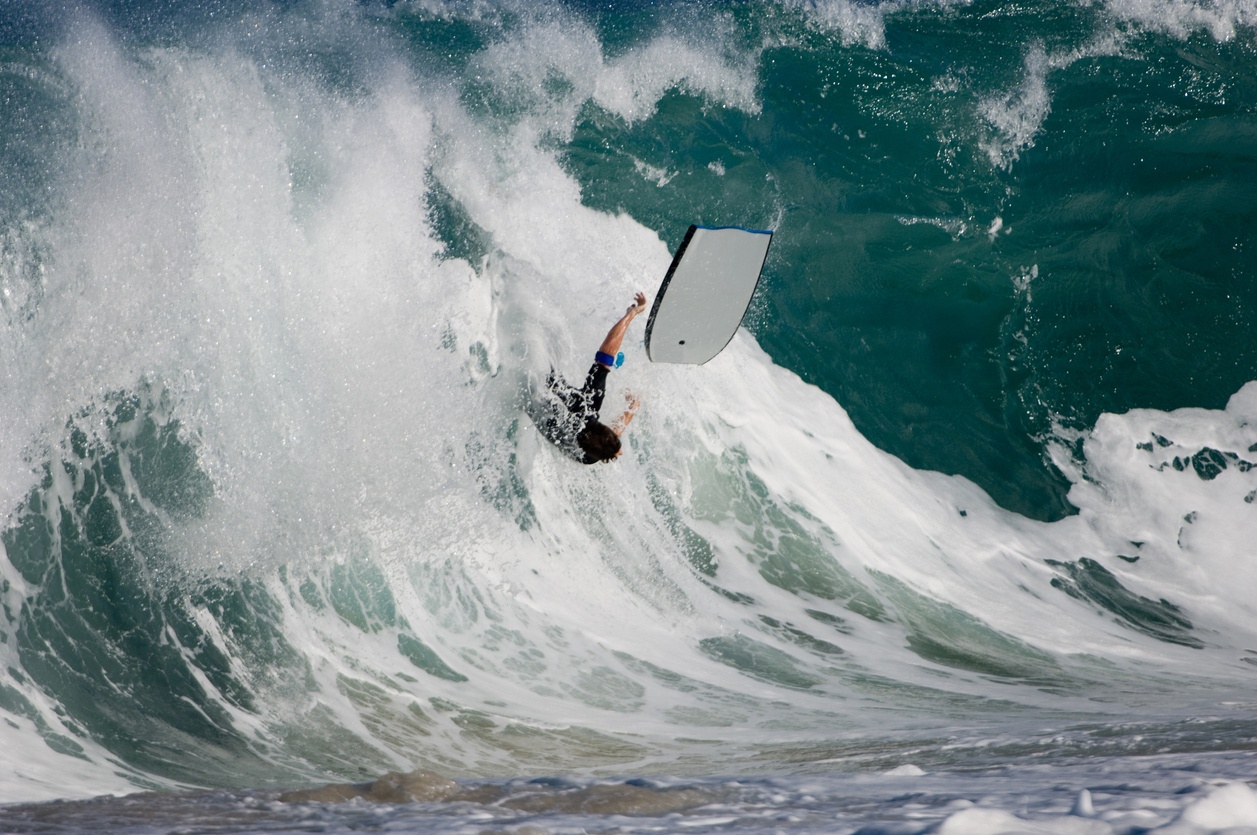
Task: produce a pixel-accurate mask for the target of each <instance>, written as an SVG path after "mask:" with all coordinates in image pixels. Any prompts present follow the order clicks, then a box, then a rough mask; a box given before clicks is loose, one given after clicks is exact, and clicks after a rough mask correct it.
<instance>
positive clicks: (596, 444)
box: [576, 420, 620, 464]
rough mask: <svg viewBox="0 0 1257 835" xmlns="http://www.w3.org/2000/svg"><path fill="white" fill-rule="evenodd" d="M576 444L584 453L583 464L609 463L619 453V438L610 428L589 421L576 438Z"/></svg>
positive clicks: (603, 424)
mask: <svg viewBox="0 0 1257 835" xmlns="http://www.w3.org/2000/svg"><path fill="white" fill-rule="evenodd" d="M576 444H577V446H579V447H580V448H581V449H582V450H584V452H585V463H586V464H596V463H598V462H599V461H610V460H611V459H612V458H615V456H616V453H618V452H619V451H620V436H619V435H617V434H615V432H614V431H612V429H611V427H610V426H607V425H606V424H605V423H599V422H598V421H596V420H591V421H590V422H589V423H587V424H585V428H584V429H582V430H581V431H580V433H579V434H578V435H577V436H576Z"/></svg>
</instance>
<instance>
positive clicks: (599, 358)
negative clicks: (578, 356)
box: [594, 351, 624, 368]
mask: <svg viewBox="0 0 1257 835" xmlns="http://www.w3.org/2000/svg"><path fill="white" fill-rule="evenodd" d="M594 361H595V362H597V363H599V364H601V365H605V366H607V367H608V368H619V367H620V366H621V365H624V352H623V351H620V352H619V353H618V354H616V355H615V356H614V357H613V356H611V355H610V354H604V353H603V352H602V351H598V352H597V353H596V354H594Z"/></svg>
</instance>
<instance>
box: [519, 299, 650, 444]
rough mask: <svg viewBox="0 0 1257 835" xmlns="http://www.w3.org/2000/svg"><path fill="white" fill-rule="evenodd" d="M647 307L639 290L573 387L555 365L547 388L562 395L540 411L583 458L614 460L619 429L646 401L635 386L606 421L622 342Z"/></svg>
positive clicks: (558, 439) (553, 434)
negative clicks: (610, 379) (624, 405)
mask: <svg viewBox="0 0 1257 835" xmlns="http://www.w3.org/2000/svg"><path fill="white" fill-rule="evenodd" d="M645 310H646V296H645V294H643V293H637V294H636V295H635V296H634V298H633V304H631V305H629V307H628V309H627V310H626V311H624V315H623V316H621V317H620V319H619V321H617V322H616V323H615V324H614V325H612V326H611V330H609V331H607V335H606V337H604V338H603V340H602V344H601V345H599V346H598V351H597V353H595V354H594V363H593V365H591V366H590V367H589V373H588V374H587V375H586V376H585V383H584V385H582V386H581V387H580V388H579V389H577V388H573V387H572V386H571V385H569V384H568V383H567V381H566V380H564V379H563V376H562V375H561V374H559V373H558V372H557V371H555V370H554V369H553V368H552V369H550V375H549V376H548V377H547V378H546V389H547V390H548V391H549V393H550V394H551V395H552V396H553V397H554V398H556V399H557V401H558V402H557V403H552V404H551V405H552V406H554V407H555V408H551V409H550V410H549V412H548V413H547V414H544V415H539V416H536V418H537V419H536V420H535V422H536V424H537V428H538V429H539V430H541V434H543V435H545V436H546V438H547V439H548V440H549V441H551V442H552V443H553V444H555V445H556V446H558V447H559V448H560V449H561V450H563V451H564V452H565V453H567V454H568V455H569V456H571V457H572V458H574V459H575V460H577V461H579V462H581V463H582V464H596V463H598V462H599V461H614V460H615V459H616V458H617V457H619V455H620V453H621V451H622V449H621V445H620V435H622V434H623V433H624V430H625V429H626V428H627V427H628V425H629V423H630V422H631V421H632V420H633V415H635V414H636V413H637V409H638V408H639V407H640V406H641V401H640V400H638V399H637V397H636V396H635V395H634V394H633V393H632V392H626V393H625V400H626V401H627V402H628V407H627V408H626V409H625V411H624V413H623V414H622V415H620V417H619V418H617V419H616V420H615V421H613V422H612V423H611V424H610V425H608V424H605V423H603V422H602V418H601V412H602V401H603V399H604V398H605V397H606V393H607V375H608V374H609V373H610V372H611V369H613V368H615V367H617V366H618V365H619V364H620V362H622V361H623V355H621V354H620V345H621V343H623V341H624V334H625V332H627V331H628V326H629V324H630V323H631V322H632V321H633V319H634V318H636V317H637V315H638V314H639V313H642V312H643V311H645Z"/></svg>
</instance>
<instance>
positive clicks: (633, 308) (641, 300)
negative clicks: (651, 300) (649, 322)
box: [625, 291, 646, 316]
mask: <svg viewBox="0 0 1257 835" xmlns="http://www.w3.org/2000/svg"><path fill="white" fill-rule="evenodd" d="M645 310H646V294H645V293H642V292H640V291H639V292H638V293H637V294H636V295H634V296H633V304H631V305H629V307H628V310H626V311H625V313H629V314H632V315H633V316H636V315H637V314H639V313H643V312H645Z"/></svg>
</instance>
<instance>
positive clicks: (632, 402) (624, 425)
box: [611, 391, 642, 437]
mask: <svg viewBox="0 0 1257 835" xmlns="http://www.w3.org/2000/svg"><path fill="white" fill-rule="evenodd" d="M624 399H625V400H627V401H628V404H629V405H628V408H627V409H625V410H624V414H622V415H620V417H619V419H617V420H616V422H615V423H613V424H611V431H612V432H614V433H615V434H616V437H619V436H620V435H623V434H624V430H625V429H628V425H629V424H630V423H631V422H632V421H633V415H635V414H637V410H638V409H639V408H641V405H642V401H640V400H638V399H637V395H635V394H633V392H631V391H626V392H625V393H624Z"/></svg>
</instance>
